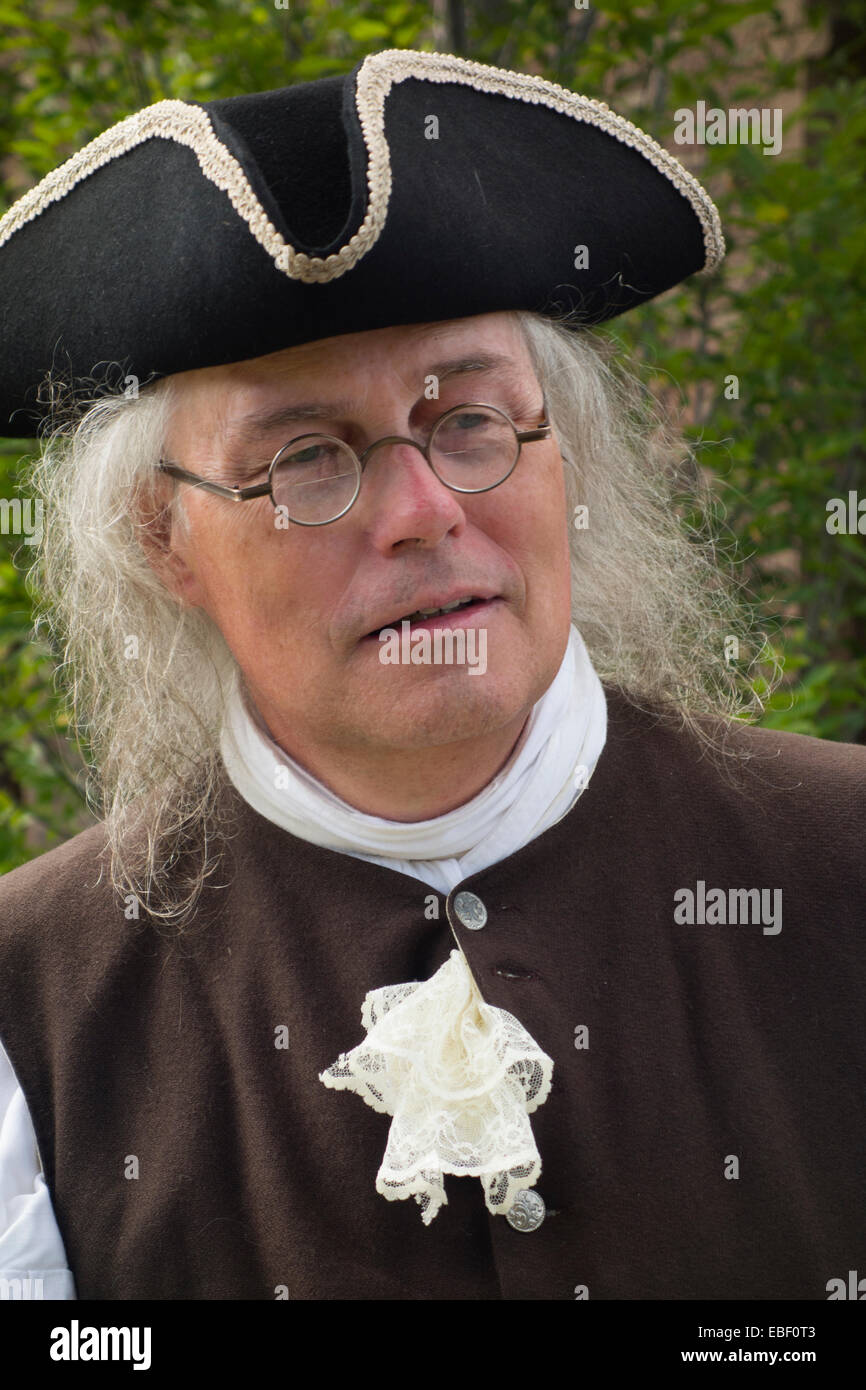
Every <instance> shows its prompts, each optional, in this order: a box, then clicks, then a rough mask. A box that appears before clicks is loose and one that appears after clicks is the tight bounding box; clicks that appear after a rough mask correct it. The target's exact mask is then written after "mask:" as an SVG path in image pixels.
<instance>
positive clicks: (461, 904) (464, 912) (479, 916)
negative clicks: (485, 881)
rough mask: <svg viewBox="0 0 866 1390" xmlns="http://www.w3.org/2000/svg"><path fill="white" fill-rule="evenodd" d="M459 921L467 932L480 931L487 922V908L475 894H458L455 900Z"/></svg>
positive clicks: (455, 909)
mask: <svg viewBox="0 0 866 1390" xmlns="http://www.w3.org/2000/svg"><path fill="white" fill-rule="evenodd" d="M454 911H455V912H456V914H457V920H458V921H459V922H460V924H461V926H464V927H465V928H466V930H467V931H480V930H481V928H482V927H483V926H484V924H485V923H486V921H487V908H486V907H485V906H484V904H483V902H482V901H481V899H480V898H478V897H476V896H475V894H474V893H458V894H457V896H456V897H455V899H454Z"/></svg>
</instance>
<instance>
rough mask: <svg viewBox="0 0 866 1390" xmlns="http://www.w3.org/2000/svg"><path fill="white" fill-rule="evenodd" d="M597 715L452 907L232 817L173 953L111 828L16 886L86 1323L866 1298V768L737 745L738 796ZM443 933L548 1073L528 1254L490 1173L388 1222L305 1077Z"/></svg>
mask: <svg viewBox="0 0 866 1390" xmlns="http://www.w3.org/2000/svg"><path fill="white" fill-rule="evenodd" d="M608 708H609V731H608V742H607V746H606V748H605V750H604V752H603V754H602V757H601V760H600V762H599V764H598V767H597V769H596V772H595V775H594V776H593V778H592V780H591V782H590V784H589V787H588V788H587V790H586V791H585V792H584V794H583V796H582V797H581V798H580V799H579V801H578V802H577V804H576V805H575V807H574V808H573V809H572V811H570V812H569V814H568V815H567V816H565V817H564V818H563V820H561V821H560V822H559V823H558V824H557V825H555V826H553V827H551V828H550V829H549V830H547V831H546V832H545V833H544V834H542V835H541V836H539V837H538V838H537V839H535V840H534V841H532V842H531V843H530V844H529V845H527V846H525V847H524V848H523V849H521V850H520V851H519V852H518V853H516V854H513V855H511V856H510V857H509V858H507V859H505V860H503V861H502V862H500V863H498V864H495V865H493V866H492V867H490V868H488V869H486V870H484V871H483V872H482V873H479V874H476V875H474V876H473V877H472V878H470V879H468V880H466V881H465V882H464V883H463V884H461V885H460V887H459V889H455V890H454V892H453V893H451V894H450V895H449V896H448V898H447V899H446V898H445V897H444V896H443V895H441V894H438V893H435V892H434V891H433V890H432V889H430V888H428V887H427V886H426V885H425V884H423V883H421V882H419V881H418V880H416V879H414V878H410V877H407V876H406V875H403V874H400V873H397V872H395V871H393V870H391V869H386V868H382V867H379V866H377V865H371V864H366V863H363V862H360V861H358V860H356V859H353V858H350V857H349V856H346V855H342V854H338V853H334V852H332V851H329V850H324V849H319V848H317V847H316V846H314V845H311V844H308V843H306V842H305V841H301V840H298V839H296V838H295V837H293V836H292V835H290V834H288V833H287V832H285V831H283V830H281V829H279V828H278V827H277V826H275V825H272V824H271V823H270V822H268V821H266V820H264V819H263V818H262V817H261V816H259V815H258V814H257V813H256V812H254V811H253V810H252V809H251V808H250V807H248V806H246V804H245V803H243V802H241V800H240V798H238V797H236V796H235V793H234V792H233V791H228V792H227V795H229V796H231V797H232V798H233V799H234V800H235V801H236V802H237V816H238V819H237V834H236V836H235V838H234V840H233V841H232V846H231V851H230V855H229V858H228V860H227V861H226V867H225V871H224V872H222V873H220V874H218V875H217V879H218V882H219V883H220V884H223V885H226V886H223V887H219V886H215V887H213V888H210V889H208V890H207V896H208V902H209V904H210V906H211V909H212V912H213V920H212V922H211V923H210V924H209V925H208V926H207V928H206V930H203V931H200V932H198V933H196V934H195V935H194V937H192V938H191V939H190V940H189V941H187V942H185V943H184V942H181V943H178V942H177V941H174V942H169V941H168V940H166V939H164V938H163V937H158V936H157V935H156V934H155V933H154V932H153V930H152V928H151V927H149V926H148V925H146V924H145V923H144V922H141V923H138V924H136V923H133V922H128V921H127V920H125V918H124V914H123V904H122V903H120V901H119V899H117V898H116V896H114V895H113V893H112V891H111V889H110V886H109V885H108V883H107V882H106V877H107V875H106V873H105V872H103V875H102V882H100V883H99V884H97V881H96V880H97V878H98V875H99V869H100V863H99V861H98V859H97V855H98V852H99V849H100V847H101V844H102V832H101V829H100V828H97V829H94V830H91V831H87V832H85V833H84V834H83V835H79V836H77V837H76V838H75V839H73V840H71V841H70V842H69V843H67V844H66V845H64V846H62V847H61V848H59V849H57V850H53V851H51V852H50V853H47V854H45V855H43V856H42V857H41V858H40V859H37V860H35V861H34V862H32V863H30V864H27V865H25V866H24V867H23V868H20V869H17V870H15V871H14V872H13V873H11V874H8V875H7V876H6V877H5V878H4V879H3V881H2V883H0V1038H2V1041H3V1043H4V1045H5V1047H6V1049H7V1051H8V1052H9V1055H10V1057H11V1060H12V1064H13V1066H14V1067H15V1070H16V1072H17V1075H18V1078H19V1080H20V1082H21V1085H22V1087H23V1089H24V1093H25V1096H26V1098H27V1101H28V1104H29V1106H30V1110H31V1114H32V1115H33V1119H34V1124H35V1127H36V1132H37V1136H38V1140H39V1146H40V1152H41V1156H42V1161H43V1164H44V1168H45V1173H46V1178H47V1181H48V1184H49V1187H50V1190H51V1194H52V1199H53V1202H54V1208H55V1212H56V1216H57V1220H58V1224H59V1227H60V1230H61V1233H62V1235H63V1238H64V1241H65V1244H66V1250H67V1255H68V1259H69V1263H70V1267H71V1269H72V1271H73V1273H74V1275H75V1279H76V1283H77V1289H78V1295H79V1297H80V1298H105V1299H129V1298H157V1299H218V1298H228V1299H273V1298H275V1297H277V1296H280V1295H281V1294H282V1293H283V1292H284V1291H285V1292H287V1294H288V1296H289V1297H290V1298H294V1299H316V1298H324V1299H475V1298H481V1299H500V1298H502V1299H573V1298H575V1297H576V1296H588V1297H590V1298H593V1299H615V1298H621V1299H662V1298H668V1299H699V1298H708V1299H732V1298H746V1299H779V1298H781V1299H794V1298H805V1299H826V1298H827V1296H828V1294H827V1285H828V1281H829V1280H831V1279H834V1278H841V1279H845V1280H847V1278H848V1272H849V1270H852V1269H857V1270H859V1273H860V1275H861V1276H863V1275H866V1179H864V1173H866V1119H864V1091H866V1084H864V1083H866V1074H864V1073H866V1063H864V1054H866V1049H864V1045H863V1044H864V1037H863V1034H864V1027H863V1000H864V988H863V987H864V976H866V940H864V916H866V853H864V834H863V832H864V815H866V749H864V748H859V747H853V746H850V745H840V744H832V743H825V742H821V741H817V740H813V739H806V738H801V737H799V736H796V735H785V734H775V733H771V732H768V731H760V730H749V729H743V730H742V731H738V732H737V734H736V738H737V739H740V740H744V741H745V742H746V744H747V746H748V747H749V748H751V749H752V750H753V752H754V755H755V756H754V757H753V758H752V760H751V761H750V762H749V763H748V764H747V765H746V767H745V768H744V769H743V770H742V771H741V772H740V773H737V774H736V775H735V778H734V780H733V782H732V781H731V780H730V779H729V778H728V777H724V776H721V775H720V774H719V772H718V771H717V769H716V767H715V765H714V763H713V762H712V760H711V759H709V758H707V757H706V756H702V755H701V750H700V747H699V746H698V745H697V744H696V742H695V741H694V740H693V739H692V738H691V737H690V736H689V735H687V734H686V733H683V732H677V731H674V730H672V729H670V728H667V727H665V726H663V725H661V724H659V723H657V722H655V721H654V720H653V719H652V718H650V717H649V716H647V715H644V714H639V713H637V712H636V711H635V710H633V709H632V708H631V706H629V705H628V704H626V703H625V702H624V701H623V700H622V699H621V698H620V697H619V696H618V695H616V694H615V693H613V692H610V691H609V692H608ZM699 881H700V882H702V883H703V884H704V885H705V894H710V891H711V890H712V889H722V890H724V893H725V895H726V898H727V895H728V890H730V889H735V888H746V889H750V888H756V889H764V890H769V893H768V896H767V898H766V901H767V903H768V905H769V904H770V903H772V902H773V890H777V889H780V890H781V891H782V918H781V922H782V926H781V931H777V932H774V931H773V930H772V928H771V929H770V930H766V929H765V927H766V926H767V924H768V919H767V917H764V918H763V919H762V920H761V921H751V920H750V921H748V922H745V923H743V922H740V923H739V924H734V923H731V922H725V923H723V922H715V923H711V922H703V923H702V922H700V921H698V922H695V923H694V924H691V925H690V924H687V923H685V922H677V921H676V919H675V913H676V912H677V907H676V902H679V901H681V899H677V900H676V901H675V896H674V895H675V893H677V890H680V889H691V890H692V892H693V893H695V894H696V895H699V894H700V889H699V887H698V884H699ZM466 889H469V890H471V891H472V892H474V893H475V894H477V895H478V896H479V897H480V898H481V899H482V901H483V902H484V904H485V905H486V908H487V911H488V921H487V924H486V926H485V927H483V929H481V930H476V931H469V930H467V929H466V928H465V927H464V926H462V925H461V923H460V921H459V919H458V917H457V915H456V912H455V910H454V897H455V894H456V892H458V891H461V890H462V891H465V890H466ZM710 915H711V914H710ZM455 936H456V938H457V940H458V941H459V942H460V945H461V946H462V948H463V950H464V952H465V954H466V957H467V959H468V961H469V964H470V967H471V969H472V971H473V974H474V976H475V979H476V980H477V982H478V985H479V987H480V989H481V992H482V994H483V995H484V997H485V998H486V1000H487V1001H488V1002H489V1003H490V1004H494V1005H497V1006H499V1007H501V1008H504V1009H508V1010H510V1011H511V1012H512V1013H514V1014H515V1015H516V1016H517V1018H518V1019H520V1021H521V1022H522V1023H523V1024H524V1026H525V1027H526V1028H527V1029H528V1030H529V1032H530V1033H531V1034H532V1035H533V1037H534V1038H535V1039H536V1040H537V1042H538V1043H539V1044H540V1045H541V1046H542V1047H543V1048H544V1050H545V1051H546V1052H547V1053H548V1054H549V1055H550V1056H551V1057H552V1058H553V1060H554V1064H555V1069H554V1083H553V1089H552V1091H551V1094H550V1096H549V1098H548V1100H547V1101H546V1103H545V1104H544V1105H543V1106H542V1107H541V1108H540V1109H539V1110H538V1111H536V1112H535V1114H534V1115H533V1117H532V1126H533V1132H534V1134H535V1138H536V1143H537V1145H538V1148H539V1152H540V1154H541V1159H542V1165H543V1166H542V1173H541V1178H540V1180H539V1182H538V1191H539V1192H540V1193H541V1195H542V1196H543V1198H544V1200H545V1202H546V1204H547V1216H546V1218H545V1219H544V1221H543V1222H542V1224H541V1226H540V1227H539V1228H538V1229H537V1230H535V1231H531V1232H526V1231H516V1230H513V1229H512V1227H511V1226H510V1225H509V1224H508V1222H507V1221H506V1220H505V1219H504V1218H503V1217H502V1216H496V1217H493V1216H490V1215H489V1214H488V1212H487V1210H486V1208H485V1206H484V1201H483V1195H482V1191H481V1185H480V1182H479V1181H478V1180H477V1179H474V1178H465V1177H463V1178H455V1177H451V1176H449V1177H446V1180H445V1183H446V1192H447V1194H448V1198H449V1202H448V1205H447V1206H445V1207H443V1208H442V1209H441V1211H440V1212H439V1214H438V1216H437V1217H436V1218H435V1220H434V1221H433V1222H432V1224H431V1225H430V1226H429V1227H425V1226H424V1225H423V1224H422V1221H421V1216H420V1212H419V1208H418V1206H417V1205H416V1203H415V1202H414V1200H412V1199H409V1200H406V1201H398V1202H387V1201H385V1199H384V1198H382V1197H380V1196H379V1195H378V1194H377V1193H376V1191H375V1186H374V1184H375V1177H376V1172H377V1170H378V1167H379V1164H380V1162H381V1159H382V1155H383V1152H384V1148H385V1143H386V1139H387V1132H388V1126H389V1124H390V1118H389V1117H388V1116H385V1115H380V1114H376V1113H375V1112H374V1111H372V1110H371V1109H369V1108H368V1107H367V1106H366V1105H365V1104H364V1103H363V1101H362V1100H361V1099H360V1098H359V1097H358V1096H356V1095H353V1094H348V1093H342V1092H335V1091H332V1090H328V1089H326V1088H325V1086H323V1085H322V1083H321V1082H320V1081H319V1080H318V1074H319V1072H320V1071H322V1070H324V1068H325V1067H327V1066H329V1065H330V1063H332V1062H333V1061H335V1060H336V1058H337V1056H338V1055H339V1053H340V1052H342V1051H345V1050H348V1049H350V1048H351V1047H353V1046H355V1044H357V1043H358V1042H360V1041H361V1039H362V1037H363V1029H362V1027H361V1023H360V1009H361V1004H362V1001H363V999H364V995H365V994H366V992H367V991H368V990H370V989H374V988H377V987H379V986H382V985H387V984H396V983H400V982H403V981H407V980H416V979H417V980H424V979H427V978H429V977H430V975H432V974H433V972H434V971H435V970H436V969H437V968H438V967H439V966H440V965H441V964H442V963H443V962H444V961H445V959H446V958H447V956H448V953H449V951H450V950H451V949H452V948H453V946H454V938H455ZM281 1025H285V1026H286V1027H287V1029H288V1040H289V1045H288V1047H287V1048H285V1047H277V1046H276V1045H275V1042H276V1038H277V1034H276V1033H275V1030H276V1029H278V1028H279V1027H280V1026H281ZM583 1030H585V1031H583ZM133 1156H134V1158H135V1159H137V1171H138V1176H137V1177H133V1176H128V1174H130V1173H132V1172H134V1171H135V1168H136V1165H135V1164H134V1163H133V1162H132V1161H131V1160H132V1157H133Z"/></svg>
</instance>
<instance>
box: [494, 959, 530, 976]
mask: <svg viewBox="0 0 866 1390" xmlns="http://www.w3.org/2000/svg"><path fill="white" fill-rule="evenodd" d="M493 974H494V975H499V976H500V977H501V978H502V979H503V980H537V979H538V976H537V975H536V973H535V971H534V970H526V969H525V968H524V967H523V966H522V965H515V964H514V962H513V961H510V960H506V961H503V962H502V964H501V965H495V966H494V967H493Z"/></svg>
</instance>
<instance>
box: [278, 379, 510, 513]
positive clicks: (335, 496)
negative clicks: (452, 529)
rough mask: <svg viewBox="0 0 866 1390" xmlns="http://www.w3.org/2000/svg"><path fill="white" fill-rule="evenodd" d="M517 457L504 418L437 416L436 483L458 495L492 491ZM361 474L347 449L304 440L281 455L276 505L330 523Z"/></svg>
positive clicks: (461, 413)
mask: <svg viewBox="0 0 866 1390" xmlns="http://www.w3.org/2000/svg"><path fill="white" fill-rule="evenodd" d="M519 452H520V444H519V442H518V439H517V434H516V432H515V429H514V426H513V425H512V423H511V421H510V420H509V419H508V417H507V416H506V415H503V414H502V413H501V412H500V411H498V410H495V409H494V408H493V407H492V406H481V405H477V406H476V405H474V406H472V408H471V409H469V408H465V409H464V408H461V407H458V408H457V409H456V410H453V411H448V412H447V413H446V414H445V415H443V416H441V418H440V419H439V420H438V421H437V423H436V425H435V427H434V430H433V433H432V435H431V437H430V444H429V446H428V453H429V457H430V461H431V464H432V466H433V471H434V472H435V474H436V476H437V477H438V478H439V480H440V482H442V483H444V484H445V485H446V486H448V487H452V488H454V489H456V490H457V491H461V492H482V491H484V490H486V489H487V488H490V487H495V486H496V484H497V483H498V482H501V481H502V479H504V478H506V477H507V476H508V474H509V473H510V472H511V469H512V468H513V467H514V465H515V463H516V461H517V456H518V453H519ZM360 471H361V470H360V464H359V463H358V460H357V458H356V456H355V454H354V453H353V451H352V450H351V449H350V448H349V446H348V444H344V443H342V442H341V441H340V440H338V439H334V438H331V437H330V436H328V435H315V434H308V435H304V436H303V437H302V438H300V439H297V440H293V441H292V442H291V443H290V444H287V445H286V446H285V447H284V448H283V449H281V450H280V453H279V455H278V457H277V460H276V462H275V464H274V467H273V471H272V474H271V487H272V491H273V496H274V503H275V505H276V506H278V507H284V508H285V510H286V513H287V515H288V516H289V517H291V518H292V519H293V520H295V521H300V522H307V524H315V523H322V522H325V521H330V520H333V519H334V518H336V517H338V516H340V515H341V514H342V513H343V512H344V511H345V510H346V509H347V508H348V507H349V506H350V504H351V503H352V501H353V500H354V498H355V496H356V495H357V491H358V486H359V481H360Z"/></svg>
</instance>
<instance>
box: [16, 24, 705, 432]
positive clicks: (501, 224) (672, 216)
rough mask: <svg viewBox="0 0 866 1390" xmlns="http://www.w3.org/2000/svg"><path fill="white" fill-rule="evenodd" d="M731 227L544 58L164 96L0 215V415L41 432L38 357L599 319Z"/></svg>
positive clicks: (199, 361)
mask: <svg viewBox="0 0 866 1390" xmlns="http://www.w3.org/2000/svg"><path fill="white" fill-rule="evenodd" d="M724 249H725V247H724V240H723V237H722V231H721V226H720V222H719V216H718V212H717V209H716V207H715V205H714V203H713V202H712V200H711V199H710V197H709V196H708V194H707V193H706V191H705V190H704V189H703V188H702V187H701V185H700V183H698V181H697V180H696V179H695V178H694V177H693V176H692V175H691V174H689V173H688V172H687V171H686V170H685V169H684V168H683V167H682V165H681V164H680V163H679V162H678V160H676V159H675V158H674V157H673V155H671V154H669V153H668V152H667V151H666V150H664V149H663V148H662V147H661V146H660V145H658V144H657V143H656V142H655V141H654V140H652V139H650V137H649V136H648V135H646V134H645V133H644V132H643V131H642V130H639V129H638V128H637V126H635V125H633V124H632V123H631V122H630V121H627V120H625V119H624V118H623V117H622V116H618V115H617V114H616V113H615V112H613V111H611V110H610V108H609V107H608V106H607V105H606V104H605V103H604V102H602V101H596V100H593V99H591V98H589V97H585V96H579V95H577V94H576V93H574V92H570V91H567V90H566V89H565V88H563V87H559V86H557V85H556V84H555V83H553V82H548V81H546V80H544V79H543V78H540V77H534V76H528V75H526V74H522V73H515V72H508V71H505V70H503V69H500V68H494V67H488V66H485V65H484V64H481V63H476V62H471V61H468V60H466V59H463V58H457V57H453V56H450V55H448V54H441V53H420V52H414V51H412V50H409V49H389V50H387V51H385V52H382V53H376V54H372V55H371V56H369V57H367V58H365V59H364V60H363V62H361V63H359V64H358V66H357V67H355V68H354V69H353V70H352V71H351V72H350V73H348V74H345V75H343V76H340V77H327V78H322V79H320V80H318V81H315V82H305V83H300V84H297V85H295V86H291V87H284V88H280V89H279V90H277V91H270V92H261V93H258V94H255V95H248V96H237V97H229V98H227V99H225V100H220V101H210V102H202V103H199V102H187V101H175V100H167V101H159V102H157V103H156V104H155V105H152V106H147V107H145V108H144V109H143V110H141V111H138V112H136V113H135V115H133V116H130V117H128V118H127V119H126V120H123V121H120V122H119V123H118V124H117V125H114V126H112V127H111V128H110V129H109V130H107V131H105V132H104V134H102V135H100V136H98V137H97V139H95V140H92V141H91V142H90V143H89V144H88V145H86V146H85V147H84V148H83V149H82V150H80V151H79V153H78V154H76V155H74V156H73V157H72V158H71V159H69V160H67V161H66V163H65V164H62V165H61V166H60V167H59V168H57V169H55V170H54V171H53V173H51V174H48V175H47V176H46V177H45V178H44V179H42V180H41V182H40V183H38V184H37V185H36V186H35V187H34V188H32V189H30V191H29V192H28V193H26V194H24V196H23V197H21V198H20V199H19V200H18V201H17V202H16V203H15V204H14V206H13V207H12V208H10V210H9V212H8V213H7V214H6V215H5V217H3V218H2V219H0V299H2V305H3V329H2V337H0V433H3V434H6V435H12V436H15V437H24V436H27V435H35V434H37V433H38V430H39V426H40V423H41V420H42V419H43V418H44V416H45V414H46V412H47V409H48V405H47V402H46V401H45V400H44V398H39V397H38V395H37V393H38V388H39V387H40V384H41V383H42V382H43V381H44V380H45V378H46V375H47V374H48V373H49V371H50V372H52V373H53V374H55V375H56V376H57V377H58V378H59V379H62V380H64V381H65V382H66V383H67V384H68V385H70V386H72V387H75V386H76V385H78V387H79V389H82V390H83V384H84V383H89V384H90V385H91V386H92V384H93V382H94V378H96V379H97V380H98V379H99V373H100V371H104V369H105V367H106V364H117V366H119V368H120V370H121V373H123V374H131V375H132V376H134V377H135V378H136V379H137V380H138V381H139V382H141V384H144V383H146V382H147V381H149V380H154V379H157V378H159V377H164V376H167V375H169V374H171V373H174V372H182V371H188V370H190V369H193V368H198V367H210V366H217V365H221V364H223V363H226V362H235V361H241V360H243V359H246V358H251V357H259V356H263V355H265V354H266V353H271V352H277V351H279V350H280V349H282V348H289V347H294V346H296V345H298V344H300V343H305V342H310V341H313V340H314V339H319V338H329V337H334V336H335V335H337V334H341V333H357V332H361V331H364V330H366V329H372V328H381V327H385V326H388V325H392V324H403V323H407V324H408V323H426V322H433V321H437V320H443V319H453V318H462V317H465V316H467V315H474V314H483V313H490V312H493V311H496V310H502V309H530V310H535V311H536V312H539V313H546V314H549V315H553V316H557V317H559V316H561V315H564V314H569V315H572V316H573V317H572V319H571V321H572V322H573V323H575V324H577V325H584V324H585V325H590V324H595V323H600V322H602V321H604V320H605V319H609V318H612V317H614V316H615V315H616V314H621V313H623V312H624V311H625V310H627V309H630V308H632V307H633V306H635V305H637V304H641V303H643V302H644V301H645V300H647V299H650V298H652V297H653V296H654V295H657V294H660V293H661V292H662V291H663V290H666V289H669V288H670V287H671V286H672V285H675V284H677V283H678V282H679V281H681V280H683V279H685V278H686V277H687V276H689V275H692V274H694V273H695V272H698V271H709V270H712V269H713V268H714V267H715V266H716V265H718V263H719V261H720V260H721V259H722V257H723V255H724ZM123 379H125V378H124V376H123V375H121V377H120V380H123ZM89 394H90V395H92V394H94V392H93V391H92V390H91V391H90V393H89Z"/></svg>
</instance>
